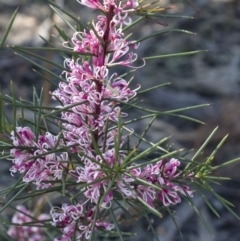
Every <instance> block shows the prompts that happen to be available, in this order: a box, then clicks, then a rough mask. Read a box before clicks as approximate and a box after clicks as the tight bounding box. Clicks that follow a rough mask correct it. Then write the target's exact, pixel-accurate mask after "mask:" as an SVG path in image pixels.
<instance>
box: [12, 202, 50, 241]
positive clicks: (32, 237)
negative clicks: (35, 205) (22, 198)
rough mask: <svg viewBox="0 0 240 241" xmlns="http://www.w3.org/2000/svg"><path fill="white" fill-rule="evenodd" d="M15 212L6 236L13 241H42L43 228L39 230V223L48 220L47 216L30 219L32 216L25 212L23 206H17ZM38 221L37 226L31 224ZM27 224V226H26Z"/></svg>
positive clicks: (43, 237)
mask: <svg viewBox="0 0 240 241" xmlns="http://www.w3.org/2000/svg"><path fill="white" fill-rule="evenodd" d="M16 208H17V212H16V213H15V214H14V216H13V217H12V223H13V224H14V226H11V227H10V228H9V230H8V235H9V236H10V237H11V238H13V239H14V240H18V241H44V240H45V236H44V233H43V228H41V227H40V226H41V221H42V220H45V219H48V218H49V216H48V215H47V214H40V215H39V216H38V217H37V218H35V219H34V218H32V217H33V214H32V213H31V212H30V211H29V210H27V209H26V208H25V207H24V206H17V207H16ZM36 220H38V221H39V223H36V225H37V226H34V224H33V222H34V221H36ZM28 223H30V224H29V226H28Z"/></svg>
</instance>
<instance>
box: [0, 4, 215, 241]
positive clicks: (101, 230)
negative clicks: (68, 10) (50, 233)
mask: <svg viewBox="0 0 240 241" xmlns="http://www.w3.org/2000/svg"><path fill="white" fill-rule="evenodd" d="M78 2H79V3H80V4H81V5H84V6H86V7H89V8H92V9H96V10H99V11H100V12H101V14H100V15H98V16H97V19H96V22H95V21H93V22H92V23H91V24H89V26H88V27H84V25H81V26H82V28H81V29H80V30H79V31H76V32H75V33H74V34H73V37H72V38H71V39H70V38H69V40H68V41H65V42H64V43H63V46H64V47H65V49H66V51H70V53H72V58H66V59H65V61H64V71H63V74H62V75H63V78H60V79H61V81H60V82H59V84H58V87H57V89H55V90H54V91H53V92H52V93H51V96H52V98H53V100H55V101H58V103H59V104H58V105H57V106H56V108H54V109H53V111H52V112H51V113H48V112H47V110H48V109H47V107H44V106H42V105H41V100H40V99H39V98H37V102H38V104H36V103H33V105H32V106H35V107H38V109H39V110H40V112H39V113H37V112H35V111H34V108H32V106H29V105H28V106H27V105H26V103H25V104H24V101H19V102H16V99H15V98H12V99H11V100H12V103H13V106H14V105H15V106H16V103H18V104H19V105H20V106H22V107H25V108H29V109H30V110H32V111H33V112H34V114H35V117H37V118H36V119H37V120H38V121H37V124H36V123H32V124H31V125H32V128H30V127H29V126H30V125H24V121H23V119H24V118H23V117H22V118H23V119H19V121H18V120H16V119H14V124H13V126H12V127H11V131H9V130H7V128H5V130H4V126H7V124H6V123H5V122H4V121H2V127H1V130H2V131H1V133H2V135H3V137H4V142H2V143H4V145H2V149H3V150H4V152H3V153H4V154H3V156H4V157H7V158H8V159H9V160H11V161H12V167H11V168H10V172H11V175H12V176H15V175H16V174H17V173H19V174H21V181H20V183H21V184H22V185H28V184H33V185H35V186H36V188H33V191H32V192H33V193H34V195H35V196H39V195H49V198H50V199H51V195H50V194H51V193H53V192H57V193H59V196H65V197H68V199H69V201H68V202H64V203H62V206H61V207H60V206H52V207H51V209H50V216H51V221H48V225H47V226H46V225H43V227H42V228H41V225H40V226H39V225H38V226H37V227H32V226H30V227H29V226H26V227H25V226H24V225H23V224H24V223H25V222H31V221H32V218H31V216H32V214H31V212H30V211H28V210H26V209H25V208H24V207H23V206H20V207H17V210H19V211H18V212H17V213H16V214H15V215H14V217H13V219H12V222H13V223H14V224H15V225H16V224H20V225H18V226H11V227H10V229H9V230H8V235H9V236H10V237H12V238H13V239H16V240H20V241H25V240H31V241H37V240H39V241H40V240H41V241H43V240H45V238H46V237H45V238H44V237H43V236H42V235H43V231H42V230H43V228H45V232H47V231H46V228H48V229H51V228H50V226H51V225H52V226H53V227H55V229H56V230H58V231H60V233H61V234H59V233H58V234H56V237H55V239H54V240H55V241H57V240H59V241H60V240H61V241H65V240H66V241H70V240H72V241H73V240H92V239H93V238H94V237H95V236H96V235H97V234H99V235H104V234H112V235H114V234H116V233H117V236H120V238H121V239H122V240H123V237H124V233H122V232H121V231H120V228H119V222H120V221H119V220H118V219H117V217H116V216H115V210H116V206H117V207H118V208H120V205H119V204H118V202H119V201H124V202H125V204H126V208H127V206H129V207H130V206H131V205H132V204H134V205H138V206H140V207H142V208H143V209H144V210H146V211H147V212H151V213H154V214H155V215H157V216H161V215H162V214H161V213H160V212H159V207H161V208H162V209H164V208H167V207H168V206H171V205H176V204H178V203H180V202H181V198H182V197H184V198H186V199H190V198H191V197H192V196H193V193H194V188H193V187H192V185H191V184H190V183H196V184H197V183H201V182H203V181H205V182H206V176H207V175H209V173H210V172H211V168H210V164H211V160H212V157H211V156H210V157H209V159H207V160H206V161H203V162H202V163H198V162H194V158H193V159H192V162H189V163H188V164H187V166H186V167H185V169H184V168H183V166H182V168H181V169H179V167H180V164H181V163H180V159H183V158H180V159H179V158H176V156H175V155H176V153H177V152H178V151H172V152H171V151H168V150H165V149H164V148H163V147H161V144H162V143H164V142H165V141H166V140H167V138H165V139H163V140H160V141H159V142H158V143H156V144H151V145H150V147H149V148H148V149H146V150H143V151H139V150H138V148H137V147H138V145H139V143H138V144H136V143H134V145H135V146H134V145H133V144H131V142H130V141H129V140H130V139H131V137H132V136H133V135H134V130H132V129H129V128H127V127H126V123H125V124H124V123H123V122H122V121H123V120H124V118H125V117H127V113H125V112H124V111H123V107H124V106H132V107H136V106H135V104H134V100H135V98H136V95H137V94H138V93H139V90H140V85H138V84H137V85H136V86H135V87H134V88H133V89H132V88H131V87H130V86H129V80H127V79H126V77H127V76H128V75H122V76H120V75H119V73H117V72H115V73H112V72H113V71H112V67H113V66H115V67H116V66H124V67H125V68H126V69H127V68H130V70H132V71H130V73H134V72H135V71H137V70H138V69H139V68H141V67H143V66H145V64H146V59H147V58H145V59H144V58H142V59H139V58H138V55H137V53H136V51H137V49H138V48H139V46H140V41H138V40H128V39H129V35H126V29H127V28H131V27H134V26H135V24H136V22H133V20H132V17H131V15H134V14H141V13H144V14H145V15H147V14H148V11H147V9H146V8H145V5H142V3H141V2H138V1H136V0H129V1H125V2H121V1H116V0H103V2H99V1H98V0H82V1H78ZM51 4H52V5H53V6H55V7H56V5H54V3H53V2H51ZM151 5H152V4H150V6H151ZM146 6H147V5H146ZM154 9H155V10H159V9H158V7H156V8H152V9H151V10H150V12H149V13H151V11H153V12H154ZM159 11H160V10H159ZM62 51H64V50H62ZM115 69H116V68H115ZM130 80H131V78H130ZM8 100H9V99H8ZM59 113H60V114H61V116H60V117H59V116H58V114H59ZM152 113H153V115H152V117H154V118H156V117H157V116H158V115H159V113H158V112H156V111H155V112H154V111H152ZM51 118H52V119H51ZM144 118H145V117H144ZM40 119H41V121H40ZM51 120H54V121H55V123H56V124H57V125H58V127H59V131H58V133H56V134H54V132H53V131H51V130H48V126H47V124H46V122H47V121H50V122H51ZM130 122H131V121H130ZM4 123H5V124H4ZM139 141H140V142H141V141H143V136H142V138H141V137H140V138H139ZM159 149H160V150H161V152H158V157H157V158H154V159H152V160H150V161H147V162H145V161H143V160H144V159H145V158H146V157H147V155H149V154H151V153H154V152H155V151H157V150H159ZM8 150H9V152H8ZM159 153H160V154H159ZM197 154H198V153H197ZM194 157H195V158H196V157H197V155H195V156H194ZM17 187H20V186H16V187H15V188H17ZM25 198H26V197H25ZM22 199H24V197H23V198H22ZM65 199H66V198H65ZM45 218H46V219H48V218H47V217H46V216H45ZM35 219H38V220H42V217H41V215H40V216H39V217H35ZM45 221H46V220H45ZM45 223H46V222H45Z"/></svg>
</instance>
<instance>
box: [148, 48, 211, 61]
mask: <svg viewBox="0 0 240 241" xmlns="http://www.w3.org/2000/svg"><path fill="white" fill-rule="evenodd" d="M207 51H208V50H195V51H189V52H183V53H175V54H163V55H157V56H149V57H143V59H144V60H155V59H163V58H172V57H182V56H188V55H194V54H199V53H202V52H207Z"/></svg>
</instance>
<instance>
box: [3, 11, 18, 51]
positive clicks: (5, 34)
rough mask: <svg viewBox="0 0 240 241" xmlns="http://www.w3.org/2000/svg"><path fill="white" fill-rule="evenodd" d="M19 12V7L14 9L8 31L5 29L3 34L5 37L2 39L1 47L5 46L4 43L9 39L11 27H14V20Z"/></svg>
mask: <svg viewBox="0 0 240 241" xmlns="http://www.w3.org/2000/svg"><path fill="white" fill-rule="evenodd" d="M17 12H18V8H17V9H16V10H15V11H14V13H13V15H12V17H11V19H10V22H9V24H8V27H7V29H6V31H5V33H4V35H3V38H2V40H1V42H0V49H1V48H2V47H3V45H4V43H5V41H6V39H7V36H8V34H9V32H10V30H11V28H12V25H13V22H14V20H15V18H16V16H17Z"/></svg>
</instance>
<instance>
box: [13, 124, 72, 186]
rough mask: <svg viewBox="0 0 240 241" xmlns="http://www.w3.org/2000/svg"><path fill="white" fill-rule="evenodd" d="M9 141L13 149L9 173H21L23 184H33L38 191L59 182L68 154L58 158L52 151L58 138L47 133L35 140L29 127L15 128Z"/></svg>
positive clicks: (64, 153)
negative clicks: (11, 141) (11, 142)
mask: <svg viewBox="0 0 240 241" xmlns="http://www.w3.org/2000/svg"><path fill="white" fill-rule="evenodd" d="M11 134H12V136H11V139H12V140H13V145H14V146H15V148H13V149H11V152H10V154H11V159H12V163H13V166H12V167H11V168H10V171H11V173H12V175H13V173H16V172H19V173H23V174H24V176H23V181H24V182H33V183H34V184H36V186H37V188H38V189H43V188H48V187H51V186H53V185H54V182H53V181H56V180H61V178H62V175H63V171H64V167H65V166H66V163H64V161H67V159H68V154H67V153H66V152H63V153H62V154H60V155H59V156H58V155H57V154H56V152H51V153H50V151H53V150H54V148H55V146H56V143H57V140H58V137H56V136H53V135H52V134H51V133H49V132H47V133H46V134H45V135H40V136H39V137H38V139H37V140H36V137H35V135H34V134H33V132H32V131H31V130H30V128H29V127H17V128H16V133H15V132H14V131H12V133H11Z"/></svg>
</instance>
